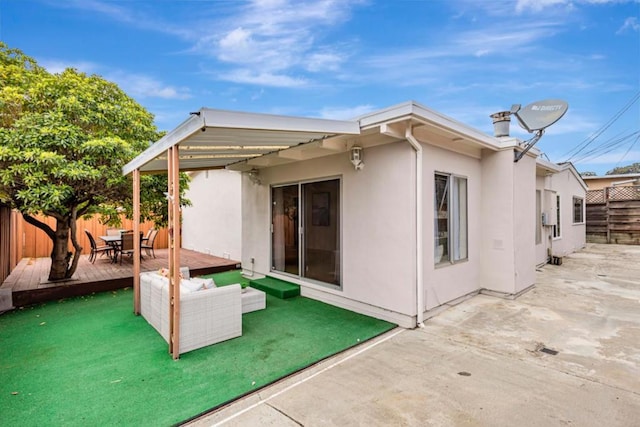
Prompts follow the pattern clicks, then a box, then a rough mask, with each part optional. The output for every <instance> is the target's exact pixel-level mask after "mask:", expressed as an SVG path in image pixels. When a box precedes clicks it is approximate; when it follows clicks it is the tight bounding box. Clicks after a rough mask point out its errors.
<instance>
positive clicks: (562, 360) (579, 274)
mask: <svg viewBox="0 0 640 427" xmlns="http://www.w3.org/2000/svg"><path fill="white" fill-rule="evenodd" d="M555 352H557V354H554V353H555ZM192 425H196V426H205V425H226V426H249V425H250V426H256V425H261V426H269V425H273V426H301V425H302V426H326V425H340V426H350V425H352V426H360V425H366V426H376V425H381V426H382V425H384V426H391V425H393V426H429V425H433V426H545V427H547V426H557V425H563V426H564V425H574V426H604V425H606V426H634V425H635V426H637V425H640V247H638V246H622V245H593V244H589V245H588V246H587V248H585V249H584V250H583V251H581V252H579V253H576V254H573V255H571V256H569V257H567V258H565V259H564V264H563V265H562V266H553V265H547V266H545V267H544V268H542V269H540V270H539V272H538V275H537V285H536V287H535V288H534V289H532V290H531V291H529V292H528V293H526V294H524V295H522V296H521V297H520V298H518V299H517V300H503V299H498V298H494V297H489V296H484V295H477V296H475V297H473V298H471V299H469V300H467V301H464V302H463V303H461V304H459V305H457V306H455V307H452V308H450V309H448V310H447V311H445V312H443V313H441V314H440V315H438V316H436V317H434V318H432V319H430V320H429V321H427V322H426V323H425V327H424V328H422V329H416V330H403V329H396V330H394V331H391V332H390V333H388V334H386V335H385V336H383V337H381V338H379V339H378V340H377V341H375V342H373V343H367V344H366V345H365V346H364V347H360V348H356V349H352V350H351V351H350V352H347V353H343V354H341V355H339V356H337V357H335V358H332V359H330V360H327V361H325V362H323V363H322V364H320V365H318V366H316V367H314V368H312V369H309V370H306V371H304V372H302V373H300V374H299V375H296V376H294V377H291V378H288V379H286V380H284V381H282V382H281V383H279V384H276V385H274V386H272V387H269V388H267V389H265V390H263V391H261V392H260V393H257V394H254V395H252V396H248V397H247V398H245V399H243V400H241V401H239V402H236V403H234V404H232V405H230V406H229V407H226V408H223V409H222V410H219V411H217V412H216V413H213V414H210V415H208V416H206V417H204V418H202V419H200V420H197V421H194V422H192Z"/></svg>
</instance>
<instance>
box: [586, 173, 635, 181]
mask: <svg viewBox="0 0 640 427" xmlns="http://www.w3.org/2000/svg"><path fill="white" fill-rule="evenodd" d="M583 178H584V180H585V181H590V180H601V179H621V180H625V179H640V173H625V174H618V175H604V176H583Z"/></svg>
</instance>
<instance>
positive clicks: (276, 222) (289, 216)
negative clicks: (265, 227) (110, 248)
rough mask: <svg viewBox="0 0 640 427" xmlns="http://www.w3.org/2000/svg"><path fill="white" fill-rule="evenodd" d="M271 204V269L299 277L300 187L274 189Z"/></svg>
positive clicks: (288, 186)
mask: <svg viewBox="0 0 640 427" xmlns="http://www.w3.org/2000/svg"><path fill="white" fill-rule="evenodd" d="M271 202H272V206H271V219H272V230H273V231H272V233H271V254H272V255H271V259H272V265H271V268H272V269H273V270H276V271H282V272H285V273H290V274H295V275H298V274H299V272H300V268H299V253H300V250H299V245H298V241H299V237H298V225H299V224H298V185H286V186H282V187H273V188H272V190H271Z"/></svg>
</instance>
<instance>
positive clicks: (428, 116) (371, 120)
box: [358, 101, 503, 150]
mask: <svg viewBox="0 0 640 427" xmlns="http://www.w3.org/2000/svg"><path fill="white" fill-rule="evenodd" d="M408 118H412V119H415V120H418V121H420V122H422V123H424V124H425V125H429V126H434V127H438V128H440V129H443V130H447V131H449V132H451V133H455V134H458V135H461V136H464V137H465V138H466V139H469V140H471V141H473V142H476V143H478V144H479V145H482V146H483V147H484V148H490V149H493V150H499V149H501V148H503V147H502V144H500V141H499V140H498V139H496V138H495V137H493V136H490V135H487V134H485V133H483V132H481V131H479V130H477V129H474V128H472V127H470V126H467V125H465V124H463V123H460V122H458V121H456V120H454V119H452V118H450V117H448V116H445V115H443V114H440V113H438V112H436V111H434V110H431V109H429V108H427V107H425V106H423V105H420V104H418V103H416V102H415V101H409V102H406V103H403V104H399V105H396V106H393V107H390V108H386V109H384V110H380V111H376V112H373V113H369V114H366V115H363V116H361V117H359V119H358V120H359V121H360V127H361V128H362V129H367V128H370V127H375V126H379V125H381V124H383V123H392V122H397V121H399V120H406V119H408Z"/></svg>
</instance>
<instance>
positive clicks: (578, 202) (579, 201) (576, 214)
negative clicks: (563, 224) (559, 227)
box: [573, 197, 584, 224]
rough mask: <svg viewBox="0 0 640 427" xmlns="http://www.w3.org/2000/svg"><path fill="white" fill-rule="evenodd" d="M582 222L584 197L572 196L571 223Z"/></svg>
mask: <svg viewBox="0 0 640 427" xmlns="http://www.w3.org/2000/svg"><path fill="white" fill-rule="evenodd" d="M583 222H584V199H583V198H581V197H574V198H573V223H574V224H581V223H583Z"/></svg>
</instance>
